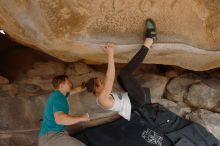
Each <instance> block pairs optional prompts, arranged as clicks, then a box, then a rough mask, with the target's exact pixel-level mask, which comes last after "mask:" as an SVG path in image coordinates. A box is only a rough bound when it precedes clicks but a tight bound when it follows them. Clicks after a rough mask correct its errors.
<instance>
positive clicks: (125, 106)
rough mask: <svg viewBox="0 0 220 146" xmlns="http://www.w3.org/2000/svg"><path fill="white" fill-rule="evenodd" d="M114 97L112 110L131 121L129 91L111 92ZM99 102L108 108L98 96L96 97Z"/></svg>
mask: <svg viewBox="0 0 220 146" xmlns="http://www.w3.org/2000/svg"><path fill="white" fill-rule="evenodd" d="M111 95H112V97H113V98H114V104H113V106H112V107H111V108H110V109H107V110H111V111H115V112H118V114H119V115H121V116H122V117H123V118H125V119H126V120H128V121H130V118H131V102H130V99H129V96H128V93H127V92H124V93H111ZM96 102H97V104H98V105H99V106H100V107H101V108H103V109H105V110H106V108H104V107H103V106H102V105H101V104H99V102H98V98H97V99H96Z"/></svg>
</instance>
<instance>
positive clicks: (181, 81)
mask: <svg viewBox="0 0 220 146" xmlns="http://www.w3.org/2000/svg"><path fill="white" fill-rule="evenodd" d="M200 80H201V79H200V78H199V77H198V76H197V75H195V74H184V75H181V76H178V77H176V78H174V79H172V80H171V81H170V82H169V84H168V85H167V87H166V88H167V92H166V94H167V95H166V96H167V98H168V99H170V100H173V101H183V99H184V97H185V96H186V95H187V93H188V89H189V87H190V86H191V85H192V84H193V83H196V82H198V81H200Z"/></svg>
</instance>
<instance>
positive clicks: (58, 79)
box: [52, 75, 68, 89]
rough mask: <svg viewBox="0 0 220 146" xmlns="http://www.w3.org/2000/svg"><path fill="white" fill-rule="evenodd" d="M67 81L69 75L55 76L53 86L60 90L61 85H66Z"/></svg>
mask: <svg viewBox="0 0 220 146" xmlns="http://www.w3.org/2000/svg"><path fill="white" fill-rule="evenodd" d="M66 79H68V76H67V75H58V76H55V77H54V78H53V80H52V84H53V87H54V88H55V89H58V88H59V85H60V84H61V83H64V82H65V81H66Z"/></svg>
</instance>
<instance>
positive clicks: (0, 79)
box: [0, 76, 9, 85]
mask: <svg viewBox="0 0 220 146" xmlns="http://www.w3.org/2000/svg"><path fill="white" fill-rule="evenodd" d="M1 84H9V80H8V79H7V78H5V77H3V76H0V85H1Z"/></svg>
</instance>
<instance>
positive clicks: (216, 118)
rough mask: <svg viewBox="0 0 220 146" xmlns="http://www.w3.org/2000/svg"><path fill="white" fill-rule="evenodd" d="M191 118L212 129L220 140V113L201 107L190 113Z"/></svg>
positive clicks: (211, 131)
mask: <svg viewBox="0 0 220 146" xmlns="http://www.w3.org/2000/svg"><path fill="white" fill-rule="evenodd" d="M188 116H189V118H190V119H191V120H193V121H195V122H197V123H199V124H201V125H203V126H204V127H205V128H206V129H208V130H209V131H210V133H212V134H213V135H214V136H216V137H217V138H218V139H219V140H220V114H218V113H213V112H211V111H208V110H204V109H200V110H196V111H194V112H192V113H190V114H189V115H188Z"/></svg>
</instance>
